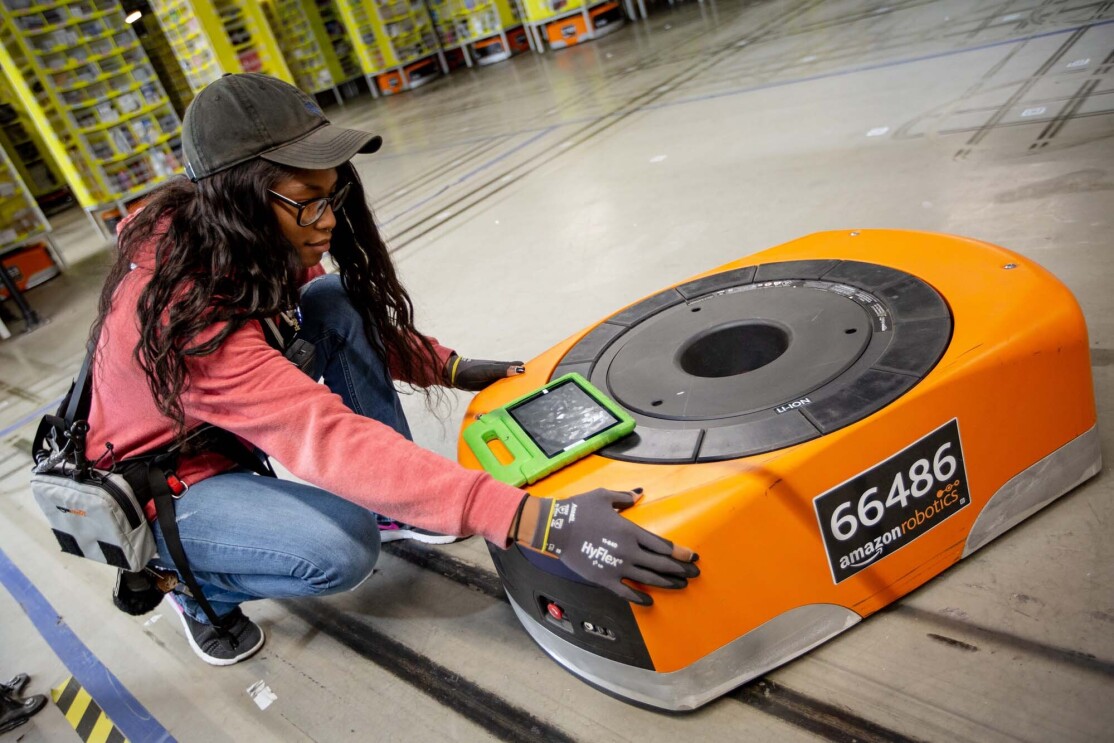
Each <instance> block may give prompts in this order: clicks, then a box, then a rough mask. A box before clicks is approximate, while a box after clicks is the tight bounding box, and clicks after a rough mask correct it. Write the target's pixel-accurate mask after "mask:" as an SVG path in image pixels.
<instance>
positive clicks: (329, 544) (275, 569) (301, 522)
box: [153, 275, 411, 623]
mask: <svg viewBox="0 0 1114 743" xmlns="http://www.w3.org/2000/svg"><path fill="white" fill-rule="evenodd" d="M301 307H302V316H303V322H302V329H301V331H300V332H299V334H298V335H299V337H300V338H303V339H305V340H307V341H309V342H311V343H313V344H314V346H315V347H316V349H317V356H316V364H317V369H316V376H317V377H323V378H324V381H325V384H326V385H327V386H328V387H329V389H331V390H332V391H333V392H335V393H337V394H338V395H340V396H341V398H342V399H343V400H344V403H345V404H346V405H347V406H348V407H349V408H351V409H352V410H354V411H355V412H357V413H359V414H360V415H364V416H367V417H369V418H374V419H376V420H378V421H380V422H382V423H385V424H386V425H388V426H391V427H392V428H394V429H395V430H396V431H398V432H399V433H401V434H402V435H403V436H406V437H407V438H411V435H410V427H409V426H408V425H407V423H406V416H405V415H404V413H403V411H402V405H401V403H400V401H399V398H398V393H397V392H396V391H395V388H394V384H393V383H392V381H391V377H390V373H389V371H388V370H387V367H386V363H385V362H384V360H383V358H382V357H381V356H380V355H379V353H378V352H377V351H376V350H375V349H374V347H373V346H372V345H371V344H370V343H369V342H368V340H367V336H366V335H365V334H364V326H363V320H362V318H361V317H360V315H359V314H358V313H357V312H356V310H355V309H354V308H353V307H352V304H351V302H350V301H349V299H348V294H347V292H345V290H344V287H343V286H342V285H341V282H340V277H339V276H335V275H331V276H322V277H320V278H318V279H315V280H314V281H312V282H310V283H309V284H307V285H306V286H305V287H304V288H303V289H302V297H301ZM176 505H177V511H176V520H177V522H178V530H179V533H180V535H181V538H182V545H183V547H184V548H185V551H186V555H187V557H188V558H189V561H190V568H191V569H192V570H193V574H194V577H195V578H197V581H198V584H199V585H200V587H201V590H202V592H203V593H204V594H205V598H206V599H208V601H209V603H210V604H211V605H212V607H213V609H214V610H215V611H216V613H217V616H222V617H223V616H225V615H226V614H228V613H229V612H231V611H233V610H234V609H235V608H236V607H237V606H239V605H240V603H242V602H244V601H249V600H251V599H265V598H297V597H302V596H320V595H324V594H329V593H336V592H339V591H346V590H349V589H351V588H354V587H355V586H357V585H359V584H360V583H361V582H362V581H363V580H364V579H365V578H366V577H367V576H368V575H370V574H371V570H372V567H373V566H374V565H375V561H376V559H377V558H378V557H379V528H378V526H377V525H376V518H375V514H374V513H372V512H371V511H368V510H366V509H364V508H362V507H360V506H357V505H356V504H354V503H351V502H350V501H346V500H344V499H343V498H341V497H339V496H337V495H333V494H332V493H329V492H327V491H325V490H321V489H320V488H315V487H312V486H310V485H304V484H301V483H296V482H291V481H289V480H278V479H275V478H270V477H260V476H258V475H253V474H250V473H248V472H243V471H237V472H229V473H225V474H221V475H216V476H214V477H210V478H208V479H206V480H202V481H201V482H199V483H196V484H194V485H191V486H190V489H189V490H188V491H187V492H186V495H185V496H184V497H183V498H182V499H181V500H179V501H178V502H177V504H176ZM153 526H154V531H155V542H156V544H157V545H158V550H159V556H158V558H156V560H155V561H154V562H155V564H156V565H160V566H163V567H170V566H172V565H173V564H174V563H173V561H172V560H171V558H170V553H169V552H168V551H167V549H166V542H165V541H164V539H163V535H162V530H161V529H160V528H159V526H158V524H157V523H155V524H153ZM179 598H180V599H181V601H180V603H181V604H182V606H183V608H184V609H185V611H186V612H187V613H188V614H189V615H190V616H191V617H193V618H194V619H196V620H198V621H200V622H204V623H208V619H207V618H206V617H205V613H204V612H203V611H202V610H201V607H200V605H199V604H198V603H197V602H196V601H194V600H193V599H191V598H188V597H183V596H179Z"/></svg>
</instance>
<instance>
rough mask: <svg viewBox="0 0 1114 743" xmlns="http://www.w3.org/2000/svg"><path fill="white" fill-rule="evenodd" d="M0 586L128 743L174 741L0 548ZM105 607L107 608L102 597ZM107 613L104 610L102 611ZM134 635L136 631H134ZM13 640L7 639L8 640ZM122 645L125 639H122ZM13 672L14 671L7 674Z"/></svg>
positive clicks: (106, 599) (106, 602)
mask: <svg viewBox="0 0 1114 743" xmlns="http://www.w3.org/2000/svg"><path fill="white" fill-rule="evenodd" d="M0 583H3V584H4V587H5V588H7V589H8V593H10V594H11V595H12V597H13V598H14V599H15V600H16V601H17V602H19V605H20V606H21V607H22V608H23V611H24V612H25V613H26V614H27V616H28V617H29V618H30V619H31V623H32V624H34V625H35V629H37V630H38V631H39V634H40V635H42V636H43V639H44V640H46V642H47V644H48V645H50V649H51V650H53V651H54V654H55V655H57V656H58V658H59V659H60V660H61V661H62V663H64V664H65V666H66V668H67V669H69V671H70V673H72V674H73V677H74V678H75V679H77V681H78V683H79V684H81V685H82V687H84V689H85V691H87V692H89V696H91V697H93V699H95V700H96V702H97V704H98V705H100V708H101V709H102V710H104V713H105V714H106V715H108V718H109V719H110V720H112V723H113V724H114V725H115V726H116V727H117V728H119V729H120V732H121V733H123V734H124V735H125V736H126V737H127V739H128V740H129V741H131V742H132V743H161V742H162V741H174V737H173V736H172V735H171V734H170V732H169V731H168V730H167V729H166V728H164V727H163V726H162V724H161V723H159V721H158V720H156V719H155V717H154V715H152V714H151V713H150V712H148V711H147V709H146V708H145V707H144V706H143V705H142V704H141V703H140V702H139V700H138V699H136V698H135V697H134V696H132V694H131V692H129V691H128V690H127V689H126V688H125V687H124V685H123V684H122V683H120V679H118V678H116V676H115V675H114V674H113V673H112V671H110V670H108V668H107V667H106V666H105V665H104V664H103V663H101V662H100V660H99V659H98V658H97V656H95V655H93V652H92V651H91V650H89V648H87V647H86V646H85V643H83V642H82V641H81V639H80V638H78V636H77V635H75V634H74V632H73V630H71V629H70V627H69V625H68V624H66V621H65V620H64V619H63V618H62V617H61V616H60V615H59V614H58V612H57V611H55V609H54V607H53V606H51V605H50V602H48V601H47V600H46V597H44V596H43V595H42V594H41V593H39V590H38V589H37V588H35V586H34V584H33V583H31V581H30V580H29V579H28V578H27V576H26V575H24V574H23V572H22V571H21V570H20V569H19V568H18V567H16V565H15V563H13V562H12V561H11V560H10V559H9V558H8V555H7V554H6V553H5V552H4V551H3V550H2V549H0ZM104 598H105V607H107V606H108V605H109V603H108V596H105V597H104ZM106 610H107V609H106ZM136 632H137V633H138V630H136ZM14 639H15V638H11V637H9V638H8V640H14ZM124 641H125V642H126V641H127V639H126V638H124ZM10 673H15V671H10Z"/></svg>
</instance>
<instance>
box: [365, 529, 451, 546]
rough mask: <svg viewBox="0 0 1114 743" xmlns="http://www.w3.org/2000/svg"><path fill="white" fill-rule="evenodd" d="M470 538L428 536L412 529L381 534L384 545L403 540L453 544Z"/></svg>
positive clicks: (380, 538)
mask: <svg viewBox="0 0 1114 743" xmlns="http://www.w3.org/2000/svg"><path fill="white" fill-rule="evenodd" d="M468 538H469V537H454V536H452V535H451V534H428V533H423V532H420V531H413V530H411V529H392V530H390V531H381V532H379V541H380V542H381V543H383V544H386V543H387V542H399V541H402V540H403V539H411V540H413V541H415V542H421V543H422V544H452V543H453V542H463V541H464V540H465V539H468Z"/></svg>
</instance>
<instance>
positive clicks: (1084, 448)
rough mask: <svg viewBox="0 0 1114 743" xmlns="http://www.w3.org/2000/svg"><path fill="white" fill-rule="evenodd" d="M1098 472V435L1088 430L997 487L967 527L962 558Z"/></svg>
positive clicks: (1094, 430)
mask: <svg viewBox="0 0 1114 743" xmlns="http://www.w3.org/2000/svg"><path fill="white" fill-rule="evenodd" d="M1101 469H1102V450H1101V448H1100V444H1099V435H1098V431H1097V430H1096V429H1095V428H1092V429H1091V430H1089V431H1087V432H1086V433H1084V434H1082V435H1080V436H1078V437H1077V438H1075V439H1073V440H1071V441H1069V442H1068V443H1067V444H1064V445H1063V446H1061V447H1060V448H1059V449H1057V450H1056V451H1054V452H1052V453H1051V454H1049V455H1048V456H1047V457H1045V458H1044V459H1042V460H1040V461H1039V462H1037V463H1036V464H1034V465H1033V466H1031V467H1029V468H1027V469H1024V470H1022V471H1021V472H1019V473H1018V474H1016V475H1014V476H1013V477H1012V478H1010V480H1009V482H1007V483H1006V484H1005V485H1003V486H1002V487H1000V488H999V489H998V492H996V493H995V494H994V495H992V496H991V497H990V500H989V501H988V502H987V504H986V506H984V507H983V509H982V513H980V514H979V517H978V518H977V519H976V520H975V524H974V525H973V526H972V527H971V532H970V533H969V534H968V535H967V545H966V547H965V548H964V549H963V556H964V557H967V556H968V555H970V554H971V553H972V552H974V551H975V550H977V549H979V548H980V547H982V546H983V545H985V544H986V543H987V542H989V541H990V540H992V539H994V538H995V537H997V536H999V535H1001V534H1002V533H1003V532H1005V531H1008V530H1009V529H1011V528H1013V527H1014V526H1017V525H1018V524H1019V523H1021V522H1022V521H1024V520H1025V519H1027V518H1029V517H1030V516H1032V515H1033V514H1034V513H1036V512H1037V511H1039V510H1040V509H1042V508H1044V507H1045V506H1047V505H1048V504H1049V503H1051V502H1052V501H1054V500H1056V499H1057V498H1059V497H1060V496H1061V495H1063V494H1064V493H1066V492H1068V491H1069V490H1071V489H1072V488H1074V487H1075V486H1076V485H1079V484H1080V483H1082V482H1084V481H1085V480H1088V479H1090V478H1092V477H1094V476H1095V475H1097V474H1098V473H1099V470H1101Z"/></svg>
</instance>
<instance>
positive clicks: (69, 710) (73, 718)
mask: <svg viewBox="0 0 1114 743" xmlns="http://www.w3.org/2000/svg"><path fill="white" fill-rule="evenodd" d="M50 698H51V699H53V700H54V703H55V704H56V705H58V709H59V710H61V712H62V714H63V715H64V716H65V718H66V722H68V723H70V726H71V727H72V728H73V729H74V730H75V731H76V732H77V737H79V738H81V739H82V740H83V741H85V743H105V741H106V740H108V738H109V736H110V735H111V734H112V733H113V732H115V733H116V736H117V737H116V739H117V740H124V741H126V740H127V738H125V737H124V735H123V733H121V732H120V731H119V729H118V728H117V727H116V726H115V725H113V724H112V720H110V719H108V715H106V714H105V713H104V711H103V710H101V708H100V705H99V704H97V702H96V700H95V699H93V697H91V696H90V695H89V692H87V691H85V689H83V688H81V684H80V683H78V681H77V679H76V678H74V677H73V676H70V677H68V678H67V679H66V680H65V681H63V682H62V683H60V684H58V686H56V687H54V688H53V689H51V690H50Z"/></svg>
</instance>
